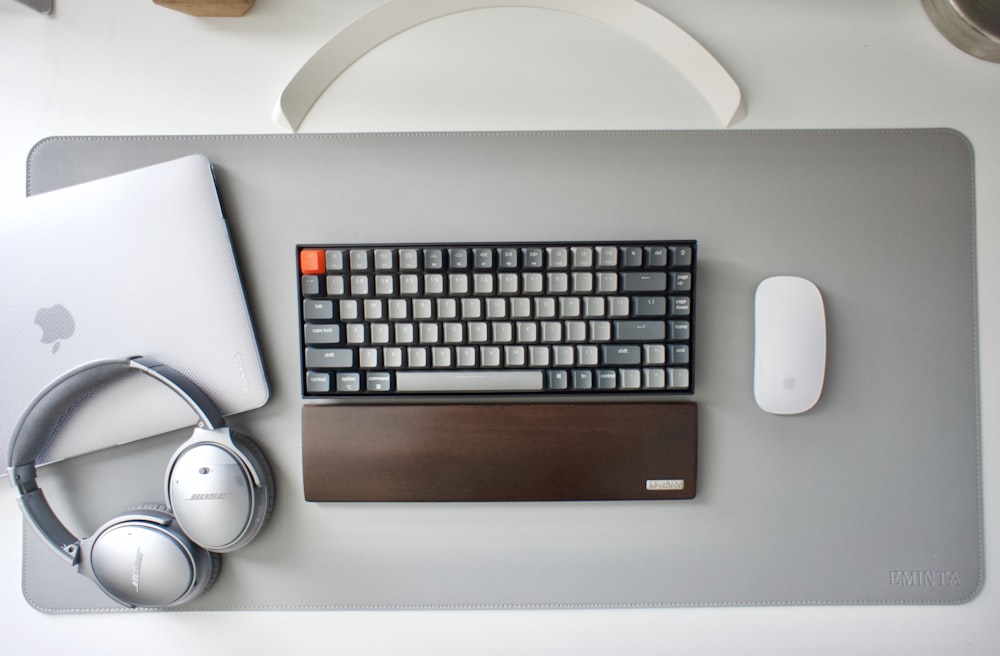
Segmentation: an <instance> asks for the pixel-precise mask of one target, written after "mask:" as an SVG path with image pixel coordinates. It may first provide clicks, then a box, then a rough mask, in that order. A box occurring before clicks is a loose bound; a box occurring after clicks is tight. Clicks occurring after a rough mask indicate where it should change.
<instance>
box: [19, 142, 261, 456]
mask: <svg viewBox="0 0 1000 656" xmlns="http://www.w3.org/2000/svg"><path fill="white" fill-rule="evenodd" d="M0 281H2V283H0V362H2V363H3V364H2V365H0V369H2V372H0V449H2V451H0V452H2V453H6V451H7V445H8V443H9V440H10V438H11V432H12V430H13V428H14V426H15V425H16V423H17V421H18V418H19V417H20V416H21V413H22V412H23V411H24V409H25V408H26V407H27V405H28V404H29V402H30V401H31V400H32V399H33V398H34V397H35V395H36V394H37V393H38V392H39V391H40V390H41V389H42V388H44V387H45V386H46V385H47V384H49V383H50V382H51V381H52V380H54V379H56V378H57V377H59V376H60V375H62V374H64V373H65V372H67V371H69V370H71V369H73V368H75V367H78V366H80V365H82V364H85V363H87V362H92V361H94V360H104V359H108V358H123V359H124V358H128V357H130V356H138V355H141V356H145V357H148V358H152V359H154V360H158V361H160V362H162V363H164V364H168V365H170V366H171V367H173V368H174V369H176V370H178V371H180V372H181V373H183V374H185V375H186V376H187V377H188V378H190V379H191V380H192V381H194V382H195V383H196V384H197V385H198V386H199V387H201V389H202V390H203V391H205V392H206V393H207V394H208V395H209V396H210V397H211V398H212V399H213V400H214V401H215V403H216V404H217V405H218V406H219V409H220V410H221V411H222V412H223V414H225V415H230V414H235V413H239V412H243V411H247V410H251V409H253V408H257V407H260V406H261V405H263V404H264V403H265V402H266V401H267V397H268V386H267V381H266V379H265V375H264V368H263V364H262V362H261V357H260V352H259V350H258V346H257V340H256V338H255V336H254V330H253V325H252V323H251V317H250V312H249V309H248V307H247V303H246V298H245V296H244V293H243V287H242V285H241V282H240V277H239V273H238V271H237V266H236V258H235V254H234V251H233V245H232V242H231V241H230V237H229V231H228V227H227V225H226V221H225V219H224V218H223V215H222V210H221V206H220V203H219V198H218V194H217V192H216V188H215V180H214V177H213V174H212V166H211V163H210V162H209V161H208V159H207V158H205V157H204V156H201V155H193V156H189V157H184V158H181V159H177V160H173V161H170V162H166V163H163V164H158V165H155V166H150V167H147V168H143V169H139V170H136V171H131V172H128V173H124V174H121V175H116V176H112V177H108V178H104V179H101V180H97V181H94V182H88V183H85V184H81V185H77V186H73V187H67V188H65V189H60V190H57V191H51V192H48V193H45V194H40V195H37V196H31V197H29V198H26V199H24V200H23V201H21V202H19V203H17V204H15V205H14V206H13V207H11V208H8V209H6V210H0ZM69 414H71V416H67V417H64V418H62V421H61V428H60V429H59V435H60V437H59V440H58V441H57V443H56V444H55V445H54V447H53V448H51V449H49V450H47V451H44V452H43V454H42V457H41V458H40V459H39V462H41V463H46V462H52V461H55V460H61V459H63V458H67V457H70V456H75V455H80V454H83V453H90V452H93V451H97V450H100V449H104V448H107V447H110V446H114V445H116V444H122V443H126V442H130V441H133V440H136V439H139V438H143V437H149V436H152V435H158V434H161V433H165V432H169V431H171V430H174V429H177V428H181V427H184V426H190V425H192V424H193V423H195V415H194V413H193V412H191V410H190V409H189V408H188V407H187V406H186V405H185V404H184V403H183V402H182V401H180V399H179V398H178V397H176V395H174V394H172V393H171V392H170V391H169V390H167V389H166V388H164V387H163V386H161V385H159V384H157V383H155V382H154V381H151V380H149V379H148V378H147V377H146V376H143V375H141V374H134V375H130V376H126V377H124V378H123V379H122V380H120V381H116V382H114V383H113V384H110V385H108V386H107V387H106V388H104V389H101V390H100V391H99V393H95V394H92V395H90V396H89V398H88V399H87V400H86V402H82V403H80V404H78V407H77V408H74V409H73V411H72V412H71V413H69ZM64 434H65V436H64Z"/></svg>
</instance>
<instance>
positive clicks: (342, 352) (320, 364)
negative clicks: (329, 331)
mask: <svg viewBox="0 0 1000 656" xmlns="http://www.w3.org/2000/svg"><path fill="white" fill-rule="evenodd" d="M353 366H354V351H352V350H351V349H348V348H308V347H307V348H306V367H307V368H309V369H345V368H349V367H353Z"/></svg>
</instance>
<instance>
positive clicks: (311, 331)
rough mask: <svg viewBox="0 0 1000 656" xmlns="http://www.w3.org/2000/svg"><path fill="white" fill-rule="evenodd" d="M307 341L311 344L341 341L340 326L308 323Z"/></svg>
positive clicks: (306, 330)
mask: <svg viewBox="0 0 1000 656" xmlns="http://www.w3.org/2000/svg"><path fill="white" fill-rule="evenodd" d="M305 342H306V344H308V345H310V346H318V345H323V344H339V343H340V326H339V325H337V324H323V323H318V324H317V323H307V324H306V328H305Z"/></svg>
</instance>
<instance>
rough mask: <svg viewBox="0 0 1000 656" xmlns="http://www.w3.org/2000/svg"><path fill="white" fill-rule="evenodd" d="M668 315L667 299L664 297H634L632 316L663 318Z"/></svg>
mask: <svg viewBox="0 0 1000 656" xmlns="http://www.w3.org/2000/svg"><path fill="white" fill-rule="evenodd" d="M666 314H667V299H666V298H665V297H663V296H634V297H632V316H636V317H663V316H666Z"/></svg>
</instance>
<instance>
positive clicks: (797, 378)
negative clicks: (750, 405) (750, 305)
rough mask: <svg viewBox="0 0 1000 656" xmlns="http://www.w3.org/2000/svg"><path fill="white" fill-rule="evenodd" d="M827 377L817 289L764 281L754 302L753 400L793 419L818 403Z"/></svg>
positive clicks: (784, 279) (789, 280) (780, 279)
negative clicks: (791, 416)
mask: <svg viewBox="0 0 1000 656" xmlns="http://www.w3.org/2000/svg"><path fill="white" fill-rule="evenodd" d="M825 375H826V311H825V310H824V308H823V297H822V295H821V294H820V292H819V289H817V287H816V285H814V284H813V283H811V282H810V281H808V280H806V279H805V278H798V277H795V276H774V277H772V278H766V279H765V280H764V281H762V282H761V283H760V284H759V285H758V286H757V293H756V296H755V298H754V362H753V396H754V400H756V401H757V405H758V406H760V408H761V410H764V411H765V412H770V413H772V414H777V415H794V414H799V413H802V412H805V411H806V410H809V409H810V408H812V407H813V406H814V405H816V402H817V401H818V400H819V397H820V393H821V392H822V391H823V378H824V376H825Z"/></svg>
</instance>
